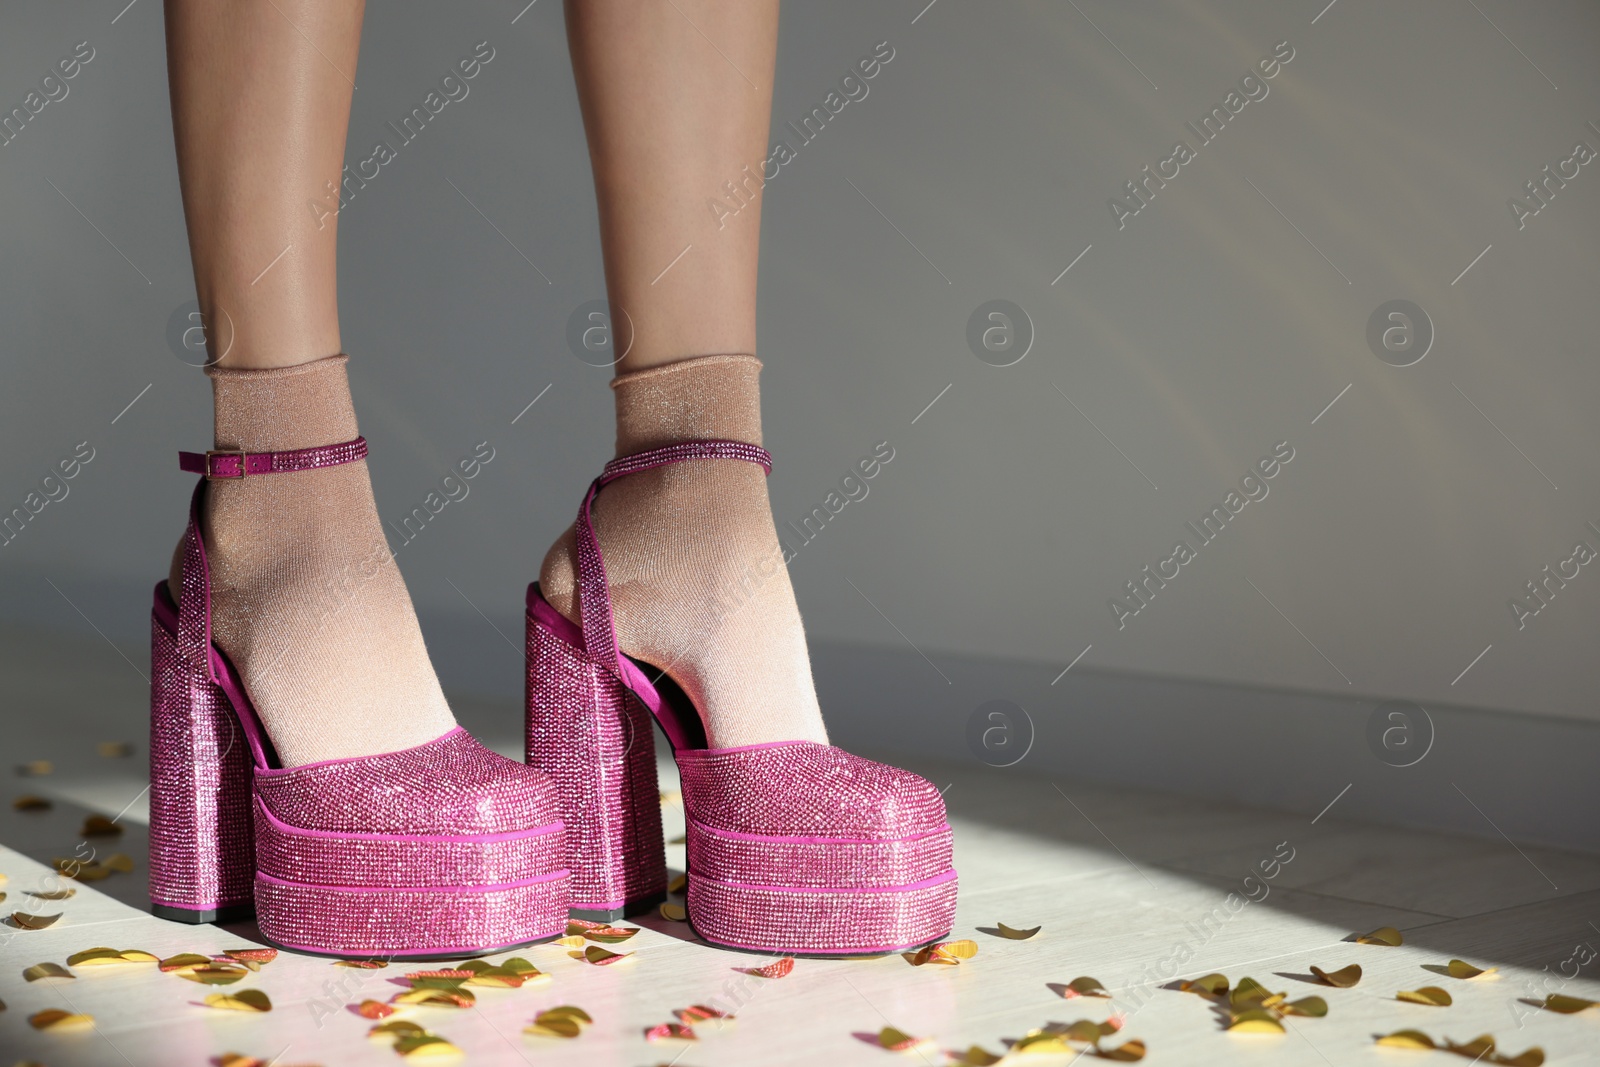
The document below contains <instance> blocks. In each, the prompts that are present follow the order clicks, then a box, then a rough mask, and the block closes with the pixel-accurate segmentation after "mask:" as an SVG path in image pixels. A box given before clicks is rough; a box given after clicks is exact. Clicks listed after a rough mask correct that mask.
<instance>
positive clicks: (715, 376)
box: [611, 353, 761, 456]
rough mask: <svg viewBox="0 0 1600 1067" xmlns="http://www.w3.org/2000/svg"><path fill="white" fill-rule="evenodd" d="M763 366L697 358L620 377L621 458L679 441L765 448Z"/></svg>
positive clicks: (730, 357) (735, 356)
mask: <svg viewBox="0 0 1600 1067" xmlns="http://www.w3.org/2000/svg"><path fill="white" fill-rule="evenodd" d="M760 373H761V361H760V360H759V359H757V358H756V357H755V356H753V355H749V354H747V353H726V354H720V355H710V356H695V357H693V358H691V359H683V360H679V361H677V362H676V363H664V364H661V365H660V366H656V367H651V368H649V369H647V370H641V371H631V372H629V373H627V374H621V375H618V376H617V377H616V378H615V379H613V380H612V382H611V388H612V391H613V394H614V399H615V401H616V412H617V455H618V456H626V455H631V454H633V453H635V452H641V451H644V450H645V449H649V448H658V447H660V446H662V445H670V444H677V443H678V442H680V441H696V440H725V441H745V442H748V443H750V444H753V445H759V444H760V443H761V385H760Z"/></svg>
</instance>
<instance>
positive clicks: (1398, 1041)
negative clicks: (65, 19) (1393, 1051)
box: [1378, 1030, 1438, 1049]
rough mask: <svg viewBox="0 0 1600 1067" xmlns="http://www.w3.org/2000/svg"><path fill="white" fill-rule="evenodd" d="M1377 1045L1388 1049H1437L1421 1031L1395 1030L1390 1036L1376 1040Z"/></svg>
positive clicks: (1386, 1035)
mask: <svg viewBox="0 0 1600 1067" xmlns="http://www.w3.org/2000/svg"><path fill="white" fill-rule="evenodd" d="M1378 1044H1380V1045H1384V1046H1386V1047H1388V1048H1413V1049H1431V1048H1437V1047H1438V1046H1436V1045H1435V1044H1434V1043H1433V1038H1431V1037H1429V1036H1428V1035H1427V1034H1425V1033H1423V1032H1422V1031H1421V1030H1396V1031H1395V1032H1394V1033H1392V1034H1384V1035H1383V1036H1382V1037H1380V1038H1378Z"/></svg>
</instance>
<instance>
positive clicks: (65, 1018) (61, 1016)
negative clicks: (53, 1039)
mask: <svg viewBox="0 0 1600 1067" xmlns="http://www.w3.org/2000/svg"><path fill="white" fill-rule="evenodd" d="M28 1025H29V1026H31V1027H33V1028H34V1029H35V1030H49V1031H52V1032H57V1031H67V1030H88V1029H90V1028H91V1027H93V1026H94V1016H93V1015H79V1014H77V1013H75V1012H70V1011H62V1010H61V1009H59V1008H51V1009H49V1010H48V1011H41V1012H39V1013H38V1014H36V1015H30V1016H28Z"/></svg>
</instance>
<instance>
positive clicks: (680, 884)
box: [667, 874, 689, 893]
mask: <svg viewBox="0 0 1600 1067" xmlns="http://www.w3.org/2000/svg"><path fill="white" fill-rule="evenodd" d="M688 887H689V876H688V875H687V874H677V875H673V877H672V881H670V882H668V883H667V892H669V893H681V892H683V891H684V890H685V889H687V888H688Z"/></svg>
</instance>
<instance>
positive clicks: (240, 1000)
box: [206, 989, 272, 1011]
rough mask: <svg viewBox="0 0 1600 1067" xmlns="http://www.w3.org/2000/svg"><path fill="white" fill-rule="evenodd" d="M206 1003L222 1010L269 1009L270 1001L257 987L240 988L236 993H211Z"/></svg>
mask: <svg viewBox="0 0 1600 1067" xmlns="http://www.w3.org/2000/svg"><path fill="white" fill-rule="evenodd" d="M206 1005H207V1006H208V1007H212V1008H220V1009H221V1010H223V1011H271V1010H272V1001H271V999H269V998H268V997H267V995H266V994H265V993H263V992H262V991H261V990H259V989H241V990H239V991H238V992H237V993H211V994H208V995H207V996H206Z"/></svg>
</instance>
